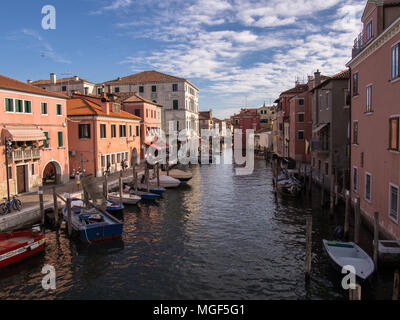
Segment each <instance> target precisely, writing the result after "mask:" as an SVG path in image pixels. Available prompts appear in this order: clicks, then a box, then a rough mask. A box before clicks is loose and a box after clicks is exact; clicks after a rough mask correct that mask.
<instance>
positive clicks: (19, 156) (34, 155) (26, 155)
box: [12, 149, 40, 162]
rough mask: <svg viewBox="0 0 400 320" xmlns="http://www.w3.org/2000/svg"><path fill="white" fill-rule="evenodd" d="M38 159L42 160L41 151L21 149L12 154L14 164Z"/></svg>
mask: <svg viewBox="0 0 400 320" xmlns="http://www.w3.org/2000/svg"><path fill="white" fill-rule="evenodd" d="M38 159H40V149H25V150H22V149H19V150H15V151H13V152H12V160H13V161H14V162H16V161H27V160H28V161H30V160H38Z"/></svg>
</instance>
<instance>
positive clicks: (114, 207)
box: [106, 199, 124, 213]
mask: <svg viewBox="0 0 400 320" xmlns="http://www.w3.org/2000/svg"><path fill="white" fill-rule="evenodd" d="M106 210H107V211H108V212H109V213H113V212H119V211H122V210H124V205H123V204H122V203H120V202H119V199H118V201H116V200H112V199H107V209H106Z"/></svg>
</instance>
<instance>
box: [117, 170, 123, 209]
mask: <svg viewBox="0 0 400 320" xmlns="http://www.w3.org/2000/svg"><path fill="white" fill-rule="evenodd" d="M118 181H119V202H120V203H122V189H123V188H124V184H123V183H122V171H120V172H119V180H118Z"/></svg>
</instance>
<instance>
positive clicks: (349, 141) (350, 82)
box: [348, 67, 353, 194]
mask: <svg viewBox="0 0 400 320" xmlns="http://www.w3.org/2000/svg"><path fill="white" fill-rule="evenodd" d="M351 71H352V70H351V67H349V72H350V78H349V87H350V88H349V95H350V99H349V126H348V127H349V134H348V144H349V192H350V194H351V138H352V130H351V128H352V120H351V105H352V102H353V95H352V86H353V82H352V81H353V75H352V73H351Z"/></svg>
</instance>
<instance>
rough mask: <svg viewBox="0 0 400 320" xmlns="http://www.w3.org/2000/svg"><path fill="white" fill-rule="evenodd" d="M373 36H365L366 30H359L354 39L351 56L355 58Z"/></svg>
mask: <svg viewBox="0 0 400 320" xmlns="http://www.w3.org/2000/svg"><path fill="white" fill-rule="evenodd" d="M373 38H374V36H372V35H371V36H370V37H369V38H368V37H367V33H366V32H361V33H360V34H359V35H358V37H357V38H356V39H355V40H354V46H353V52H352V57H353V58H355V57H356V56H357V55H358V54H359V53H360V52H361V51H363V50H364V48H365V47H366V46H367V45H368V44H369V43H370V42H371V40H372V39H373Z"/></svg>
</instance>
